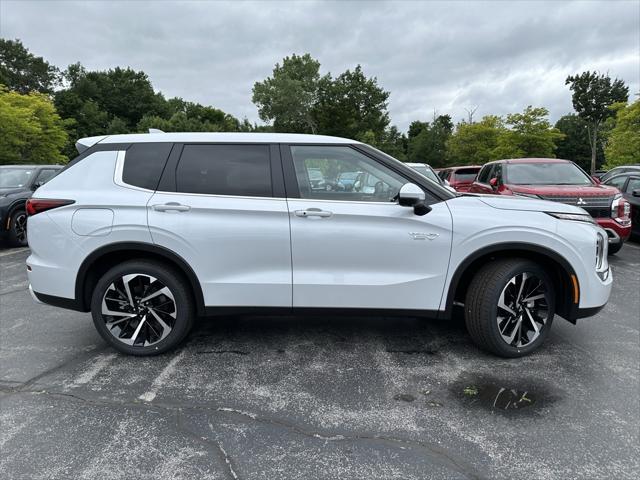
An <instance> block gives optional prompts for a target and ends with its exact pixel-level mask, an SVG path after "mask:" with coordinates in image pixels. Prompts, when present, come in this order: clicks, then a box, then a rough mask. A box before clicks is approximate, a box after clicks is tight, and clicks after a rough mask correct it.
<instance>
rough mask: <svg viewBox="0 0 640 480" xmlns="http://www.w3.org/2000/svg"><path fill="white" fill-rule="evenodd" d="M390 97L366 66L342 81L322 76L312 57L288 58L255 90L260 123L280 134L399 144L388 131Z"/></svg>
mask: <svg viewBox="0 0 640 480" xmlns="http://www.w3.org/2000/svg"><path fill="white" fill-rule="evenodd" d="M388 99H389V92H387V91H385V90H384V89H382V88H381V87H380V86H379V85H378V81H377V79H376V78H367V77H366V76H365V74H364V72H363V71H362V67H361V66H360V65H358V66H356V68H355V69H354V70H353V71H351V70H347V71H345V72H344V73H342V74H340V75H339V76H338V77H336V78H332V77H331V75H329V74H327V75H324V76H322V77H321V76H320V62H318V61H317V60H315V59H314V58H312V57H311V55H309V54H308V53H307V54H305V55H302V56H298V55H295V54H294V55H292V56H291V57H285V58H284V59H283V61H282V65H280V64H276V65H275V67H274V69H273V73H272V76H271V77H267V78H266V79H264V80H263V81H261V82H256V83H255V84H254V86H253V102H254V103H255V104H256V106H257V107H258V113H259V115H260V118H261V119H262V120H263V121H265V122H273V128H274V130H275V131H276V132H292V133H319V134H323V135H336V136H343V137H347V138H353V139H356V140H363V139H364V138H366V139H368V140H370V141H371V143H372V144H373V145H382V144H385V145H394V148H396V147H397V141H396V140H395V139H394V140H390V137H394V135H395V133H394V132H392V131H389V130H388V126H389V114H388V112H387V102H388Z"/></svg>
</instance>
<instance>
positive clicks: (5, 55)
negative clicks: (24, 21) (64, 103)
mask: <svg viewBox="0 0 640 480" xmlns="http://www.w3.org/2000/svg"><path fill="white" fill-rule="evenodd" d="M59 81H60V72H59V71H58V69H57V68H56V67H53V66H51V65H49V63H47V62H46V61H45V60H44V59H43V58H42V57H36V56H35V55H33V54H31V53H29V50H27V49H26V48H25V47H24V45H22V42H20V40H5V39H3V38H0V84H4V85H6V86H7V87H8V88H9V89H10V90H15V91H16V92H19V93H28V92H41V93H51V92H52V91H53V88H54V87H55V86H57V85H58V84H59Z"/></svg>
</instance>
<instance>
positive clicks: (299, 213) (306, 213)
mask: <svg viewBox="0 0 640 480" xmlns="http://www.w3.org/2000/svg"><path fill="white" fill-rule="evenodd" d="M294 213H295V214H296V217H323V218H327V217H330V216H331V215H333V213H332V212H329V211H327V210H320V209H319V208H307V209H306V210H296V211H295V212H294Z"/></svg>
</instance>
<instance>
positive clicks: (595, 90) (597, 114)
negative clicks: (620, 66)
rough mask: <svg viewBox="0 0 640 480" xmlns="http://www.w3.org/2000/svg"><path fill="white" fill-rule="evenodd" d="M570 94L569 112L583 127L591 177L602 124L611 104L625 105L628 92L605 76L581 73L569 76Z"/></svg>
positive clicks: (594, 168) (609, 114) (624, 87)
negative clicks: (583, 123) (588, 148)
mask: <svg viewBox="0 0 640 480" xmlns="http://www.w3.org/2000/svg"><path fill="white" fill-rule="evenodd" d="M565 85H569V89H570V90H571V92H572V102H573V108H574V109H575V111H576V112H577V113H578V115H579V116H580V118H582V119H583V120H584V121H585V122H586V123H587V134H588V138H589V146H590V148H591V168H590V170H591V174H592V175H593V174H594V173H595V170H596V158H597V152H598V135H599V133H600V127H601V126H602V123H603V122H604V121H605V120H606V119H607V118H609V117H611V116H612V115H614V112H613V111H612V110H611V109H610V108H609V107H610V106H611V105H613V104H614V103H619V102H623V103H626V102H627V100H628V99H629V88H628V87H627V86H626V85H625V84H624V82H623V81H622V80H619V79H617V78H616V79H615V80H613V81H612V80H611V77H609V76H608V75H602V74H599V73H598V72H589V71H587V72H583V73H581V74H580V75H573V76H572V75H570V76H568V77H567V79H566V80H565Z"/></svg>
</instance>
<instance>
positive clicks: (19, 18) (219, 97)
mask: <svg viewBox="0 0 640 480" xmlns="http://www.w3.org/2000/svg"><path fill="white" fill-rule="evenodd" d="M0 34H1V35H2V36H3V37H5V38H20V39H21V40H22V41H23V42H24V43H25V45H26V46H27V47H28V48H29V49H30V50H31V51H32V52H34V53H36V54H37V55H42V56H44V57H45V58H46V59H48V60H49V61H50V62H52V63H53V64H55V65H57V66H60V67H64V66H66V65H68V64H70V63H74V62H77V61H80V62H81V63H82V64H83V65H85V66H86V67H87V68H89V69H106V68H110V67H114V66H118V65H119V66H131V67H132V68H135V69H141V70H144V71H145V72H147V73H148V74H149V76H150V78H151V80H152V81H153V84H154V86H155V87H156V89H159V90H161V91H162V92H163V93H164V94H165V95H166V96H168V97H172V96H180V97H183V98H185V99H188V100H194V101H198V102H201V103H205V104H210V105H214V106H216V107H218V108H222V109H223V110H225V111H228V112H229V113H232V114H233V115H236V116H238V117H247V118H249V119H250V120H251V121H255V120H258V118H257V111H256V108H255V106H254V105H253V104H252V103H251V88H252V86H253V83H254V82H255V81H257V80H261V79H263V78H264V77H266V76H267V75H269V74H270V73H271V70H272V68H273V65H274V64H275V63H276V62H279V61H280V60H281V59H282V58H283V57H284V56H286V55H290V54H291V53H305V52H309V53H311V55H313V56H314V57H315V58H317V59H318V60H320V62H321V63H322V69H323V73H324V72H328V71H330V72H331V73H333V74H338V73H340V72H342V71H344V70H345V69H347V68H353V67H354V66H355V65H356V64H358V63H360V64H362V66H363V68H364V70H365V73H366V74H367V75H372V76H376V77H377V78H378V80H379V82H380V84H381V85H382V86H383V87H384V88H385V89H387V90H389V91H391V99H390V111H391V118H392V121H393V123H395V124H397V125H398V126H399V127H400V128H401V129H403V130H405V129H406V128H407V126H408V124H409V123H410V122H411V121H412V120H415V119H429V118H430V117H431V116H432V114H433V110H434V109H436V110H437V111H438V112H439V113H449V114H451V115H452V116H453V117H454V119H456V120H458V119H460V118H463V117H464V116H465V115H466V113H465V107H469V106H471V105H479V108H478V111H477V113H476V115H478V116H482V115H486V114H490V113H495V114H505V113H509V112H514V111H520V110H522V109H523V108H524V107H525V106H527V105H529V104H531V105H534V106H546V107H547V108H549V110H550V112H551V118H552V120H555V119H557V118H558V117H559V116H561V115H563V114H564V113H567V112H569V111H571V98H570V94H569V91H568V89H567V87H565V86H564V79H565V77H566V76H567V75H569V74H573V73H576V72H580V71H583V70H586V69H597V70H600V71H608V72H609V73H610V74H611V75H612V76H617V77H619V78H622V79H624V80H625V81H626V82H627V83H628V84H629V85H630V88H631V91H632V92H634V93H635V92H638V91H640V3H639V2H638V1H635V0H633V1H603V2H597V1H583V2H580V1H574V2H542V1H533V2H524V1H518V2H501V1H498V2H462V1H451V2H389V3H387V2H364V1H363V2H272V1H262V2H217V1H200V2H197V1H192V2H168V1H166V2H165V1H131V2H124V1H111V2H99V1H92V2H82V3H80V2H78V3H76V2H62V1H49V2H46V1H37V2H29V1H20V2H14V1H7V0H3V1H2V2H1V3H0Z"/></svg>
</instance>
